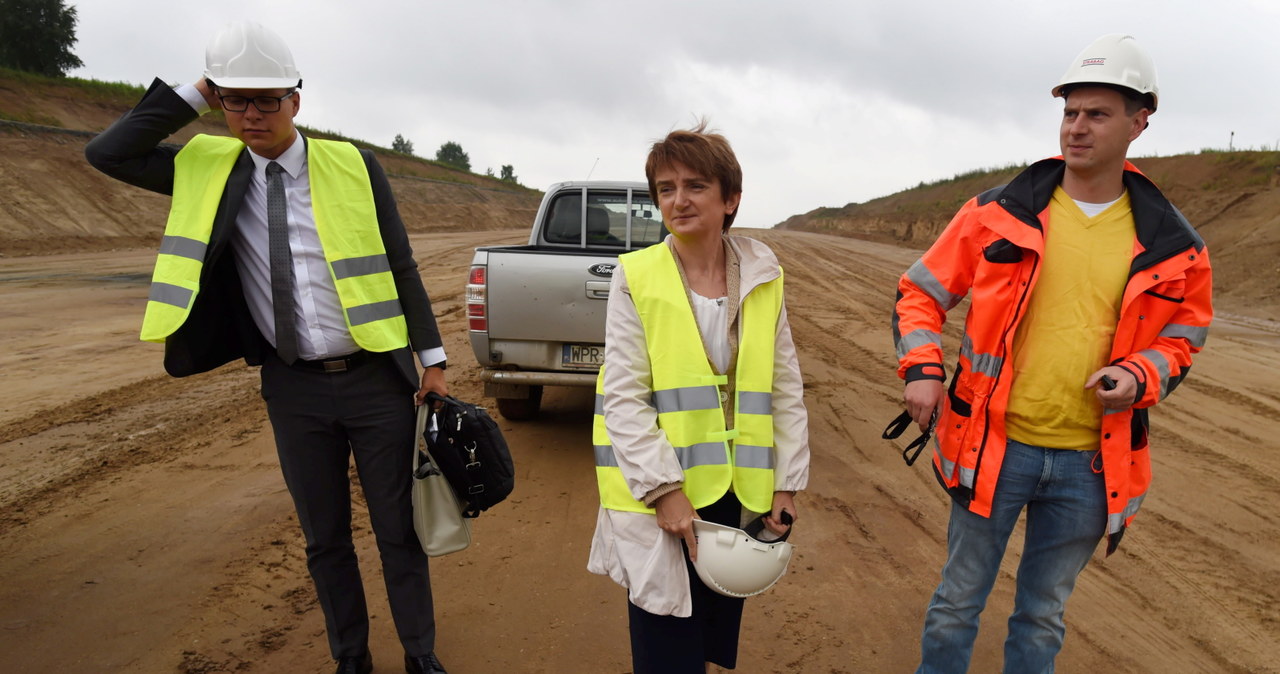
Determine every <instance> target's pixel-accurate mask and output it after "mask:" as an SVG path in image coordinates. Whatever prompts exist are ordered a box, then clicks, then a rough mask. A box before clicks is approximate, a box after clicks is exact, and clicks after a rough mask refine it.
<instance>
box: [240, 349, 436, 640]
mask: <svg viewBox="0 0 1280 674" xmlns="http://www.w3.org/2000/svg"><path fill="white" fill-rule="evenodd" d="M413 390H414V388H413V387H412V386H410V385H409V383H408V382H407V380H406V379H405V376H404V374H403V373H402V372H401V371H400V368H399V367H397V365H396V363H395V362H394V360H393V357H392V355H391V354H376V355H375V356H374V357H373V359H372V360H370V361H368V362H365V363H363V364H362V365H360V366H357V367H355V368H353V369H352V370H350V371H347V372H342V373H334V374H329V373H325V372H320V371H315V370H307V369H302V368H299V367H296V366H294V367H290V366H287V365H285V364H284V363H283V362H281V361H280V359H279V358H277V357H275V354H274V353H271V354H270V355H268V356H267V359H266V362H265V363H264V364H263V367H262V397H263V398H264V399H265V400H266V402H267V414H268V416H269V417H270V418H271V426H272V428H273V429H274V431H275V438H276V450H277V452H278V453H279V456H280V468H281V470H282V471H283V472H284V479H285V484H286V485H288V487H289V493H290V494H291V495H292V496H293V503H294V507H295V508H296V509H297V511H298V521H299V523H300V524H301V525H302V531H303V533H304V534H305V535H306V539H307V568H308V569H309V570H310V572H311V577H312V579H313V580H314V581H315V586H316V593H317V594H318V595H319V599H320V606H321V608H322V609H323V610H324V618H325V627H326V629H327V630H328V633H329V648H330V650H331V651H332V654H333V657H334V658H335V659H336V658H338V657H343V656H354V655H360V654H362V653H364V652H365V650H366V649H367V648H368V640H369V618H368V610H367V608H366V606H365V598H364V586H363V584H362V583H361V580H360V569H359V566H358V565H357V563H356V553H355V547H354V546H353V545H352V541H351V485H350V481H349V479H348V462H349V458H348V457H349V456H353V455H354V457H355V464H356V470H357V472H358V474H359V476H360V484H361V486H362V488H363V491H364V497H365V502H366V503H367V504H368V507H369V518H370V520H371V521H372V524H373V533H374V537H375V538H376V540H377V543H378V552H379V554H380V556H381V558H382V574H383V578H384V580H385V582H386V586H387V596H388V598H389V600H390V603H391V615H392V617H393V619H394V620H395V624H396V631H397V632H398V633H399V636H400V642H401V643H402V644H403V645H404V650H405V652H406V653H407V654H409V655H425V654H427V653H429V652H431V651H432V650H434V649H435V634H436V628H435V617H434V609H433V606H432V601H431V580H430V577H429V576H428V572H427V556H426V554H424V553H423V552H422V546H421V545H420V544H419V543H418V537H417V535H416V534H415V533H414V529H413V506H412V503H411V501H410V496H409V493H410V486H411V479H412V476H411V475H410V473H411V472H412V464H413V455H412V452H413V432H414V421H415V412H414V406H413V397H412V396H413Z"/></svg>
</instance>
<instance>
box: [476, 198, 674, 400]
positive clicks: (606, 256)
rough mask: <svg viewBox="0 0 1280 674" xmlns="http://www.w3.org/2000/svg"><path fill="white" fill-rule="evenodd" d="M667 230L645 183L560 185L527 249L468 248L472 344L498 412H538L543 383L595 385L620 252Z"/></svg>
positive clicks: (653, 240) (541, 211) (656, 238)
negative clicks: (471, 250) (607, 304)
mask: <svg viewBox="0 0 1280 674" xmlns="http://www.w3.org/2000/svg"><path fill="white" fill-rule="evenodd" d="M666 233H667V230H666V227H664V226H663V224H662V214H661V213H659V211H658V208H657V206H656V205H655V204H654V203H653V201H652V200H650V199H649V190H648V186H647V185H646V184H645V183H640V182H610V181H585V182H566V183H556V184H555V185H552V186H551V187H550V188H548V189H547V192H546V196H545V197H544V198H543V199H542V205H540V206H539V207H538V215H537V217H536V218H535V219H534V222H533V231H532V232H531V233H530V234H529V243H528V244H527V245H523V246H489V247H485V248H477V249H476V253H475V257H474V258H472V260H471V271H470V275H469V277H468V279H467V318H468V322H469V326H470V332H471V348H472V350H473V351H474V352H475V355H476V360H477V361H479V363H480V365H481V367H482V368H483V370H482V372H481V375H480V376H481V380H483V381H484V394H485V395H486V396H489V397H492V398H496V399H497V401H498V411H499V412H501V413H502V416H504V417H506V418H508V419H514V420H520V419H531V418H533V417H534V416H536V415H537V414H538V409H539V407H541V405H542V387H544V386H595V380H596V375H597V373H598V372H599V370H600V366H601V365H602V364H603V363H604V321H605V300H607V299H609V281H610V279H611V278H612V277H613V269H614V267H615V266H617V263H618V255H619V254H621V253H624V252H627V251H629V250H637V249H640V248H644V247H646V246H650V245H652V244H654V243H657V242H659V241H661V240H662V239H663V237H664V236H666Z"/></svg>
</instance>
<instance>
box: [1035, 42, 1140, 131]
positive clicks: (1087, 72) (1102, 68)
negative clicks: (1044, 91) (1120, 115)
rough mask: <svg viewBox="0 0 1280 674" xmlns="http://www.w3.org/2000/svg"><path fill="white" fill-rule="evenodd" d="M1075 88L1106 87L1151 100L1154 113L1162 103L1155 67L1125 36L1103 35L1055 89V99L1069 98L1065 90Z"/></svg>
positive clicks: (1077, 58)
mask: <svg viewBox="0 0 1280 674" xmlns="http://www.w3.org/2000/svg"><path fill="white" fill-rule="evenodd" d="M1074 84H1106V85H1111V86H1117V87H1124V88H1125V89H1129V90H1131V91H1135V92H1137V93H1138V94H1139V95H1146V96H1151V112H1155V111H1156V103H1158V102H1159V99H1160V89H1159V87H1158V86H1156V65H1155V63H1154V62H1152V60H1151V57H1150V56H1149V55H1148V54H1147V52H1146V51H1145V50H1143V49H1142V47H1140V46H1138V41H1137V40H1135V39H1133V36H1132V35H1124V34H1121V33H1113V34H1111V35H1103V36H1102V37H1100V38H1098V39H1097V40H1094V42H1093V44H1091V45H1089V46H1088V47H1085V50H1084V51H1082V52H1080V55H1079V56H1077V57H1076V58H1075V60H1074V61H1072V62H1071V66H1070V67H1068V68H1067V72H1065V73H1063V75H1062V81H1060V82H1058V86H1056V87H1054V88H1053V95H1054V97H1059V96H1063V95H1065V94H1064V92H1063V89H1064V87H1065V88H1067V89H1070V87H1071V85H1074Z"/></svg>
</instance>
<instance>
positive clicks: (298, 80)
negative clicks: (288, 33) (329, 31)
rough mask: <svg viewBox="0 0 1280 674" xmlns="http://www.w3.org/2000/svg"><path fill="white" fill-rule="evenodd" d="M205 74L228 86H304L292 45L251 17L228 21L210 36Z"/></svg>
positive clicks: (218, 84)
mask: <svg viewBox="0 0 1280 674" xmlns="http://www.w3.org/2000/svg"><path fill="white" fill-rule="evenodd" d="M204 64H205V70H204V76H205V78H206V79H208V80H209V81H210V82H211V83H213V84H214V85H215V86H218V87H222V88H225V89H292V88H294V87H301V86H302V76H301V75H299V74H298V68H297V67H296V66H295V65H294V63H293V53H292V52H290V51H289V45H287V44H285V42H284V40H283V39H282V38H281V37H280V36H279V35H276V34H275V33H274V32H272V31H271V29H269V28H267V27H266V26H263V25H262V24H259V23H254V22H252V21H238V22H236V23H232V24H228V25H227V26H225V27H224V28H223V29H222V30H220V31H218V33H217V34H216V35H214V36H213V39H212V40H209V46H207V47H206V48H205V51H204Z"/></svg>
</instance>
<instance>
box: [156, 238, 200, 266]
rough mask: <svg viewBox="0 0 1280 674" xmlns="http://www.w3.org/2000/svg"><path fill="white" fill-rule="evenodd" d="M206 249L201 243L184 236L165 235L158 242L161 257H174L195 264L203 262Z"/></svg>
mask: <svg viewBox="0 0 1280 674" xmlns="http://www.w3.org/2000/svg"><path fill="white" fill-rule="evenodd" d="M206 248H208V246H207V245H205V243H204V242H202V241H197V240H195V239H189V238H187V237H185V236H173V235H166V236H165V237H164V238H163V239H161V240H160V254H161V255H176V256H178V257H185V258H187V259H189V260H195V261H196V262H203V261H204V251H205V249H206Z"/></svg>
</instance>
